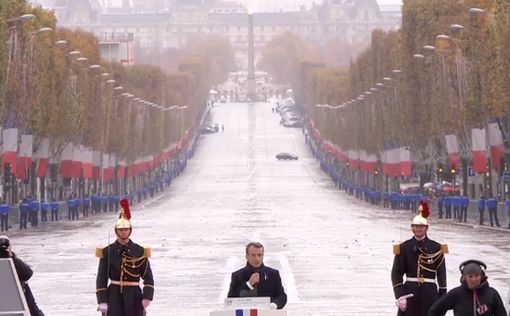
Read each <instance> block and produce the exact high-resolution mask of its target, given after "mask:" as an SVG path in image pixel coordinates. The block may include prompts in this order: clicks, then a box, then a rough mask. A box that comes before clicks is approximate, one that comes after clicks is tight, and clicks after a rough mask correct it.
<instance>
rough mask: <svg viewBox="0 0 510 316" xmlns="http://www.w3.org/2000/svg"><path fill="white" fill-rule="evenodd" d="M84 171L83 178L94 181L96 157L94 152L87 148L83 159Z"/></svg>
mask: <svg viewBox="0 0 510 316" xmlns="http://www.w3.org/2000/svg"><path fill="white" fill-rule="evenodd" d="M82 169H83V178H85V179H92V178H93V176H94V172H93V171H94V157H93V153H92V150H91V149H89V148H85V149H84V150H83V158H82Z"/></svg>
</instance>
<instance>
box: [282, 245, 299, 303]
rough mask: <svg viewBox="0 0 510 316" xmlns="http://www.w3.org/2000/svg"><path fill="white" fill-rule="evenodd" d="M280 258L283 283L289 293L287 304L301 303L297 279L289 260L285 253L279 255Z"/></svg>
mask: <svg viewBox="0 0 510 316" xmlns="http://www.w3.org/2000/svg"><path fill="white" fill-rule="evenodd" d="M278 258H279V259H280V265H281V267H282V273H281V277H282V281H283V284H285V292H286V293H287V304H288V303H299V302H301V300H300V299H299V295H298V291H297V286H296V279H295V278H294V273H293V272H292V268H291V267H290V263H289V259H288V258H287V256H286V255H284V254H283V253H279V254H278Z"/></svg>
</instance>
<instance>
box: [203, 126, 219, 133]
mask: <svg viewBox="0 0 510 316" xmlns="http://www.w3.org/2000/svg"><path fill="white" fill-rule="evenodd" d="M217 132H218V131H217V130H216V129H215V128H214V127H212V126H204V127H202V128H201V129H200V133H201V134H214V133H217Z"/></svg>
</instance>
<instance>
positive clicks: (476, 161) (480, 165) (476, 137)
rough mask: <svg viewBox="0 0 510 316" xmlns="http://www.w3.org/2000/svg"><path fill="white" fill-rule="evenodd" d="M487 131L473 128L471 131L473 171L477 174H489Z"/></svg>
mask: <svg viewBox="0 0 510 316" xmlns="http://www.w3.org/2000/svg"><path fill="white" fill-rule="evenodd" d="M485 137H486V134H485V129H483V128H481V129H480V128H473V129H472V130H471V146H472V147H471V148H472V150H473V170H474V171H475V172H476V173H485V172H487V149H486V141H485Z"/></svg>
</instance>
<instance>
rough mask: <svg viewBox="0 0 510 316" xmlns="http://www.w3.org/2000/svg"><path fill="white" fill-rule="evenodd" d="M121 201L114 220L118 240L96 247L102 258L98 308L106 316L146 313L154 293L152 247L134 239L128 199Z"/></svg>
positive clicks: (98, 281)
mask: <svg viewBox="0 0 510 316" xmlns="http://www.w3.org/2000/svg"><path fill="white" fill-rule="evenodd" d="M120 204H121V210H120V215H119V219H118V220H117V222H116V223H115V234H116V235H117V240H116V241H115V242H114V243H113V244H111V245H109V246H108V247H106V248H98V249H97V250H96V256H98V257H99V258H100V260H99V269H98V272H97V280H96V286H97V291H96V295H97V303H98V304H99V306H98V310H99V311H100V312H101V313H102V315H107V316H143V315H145V313H146V309H147V307H148V306H149V304H150V303H151V301H152V298H153V295H154V280H153V278H152V271H151V267H150V264H149V257H150V249H149V248H143V247H141V246H139V245H138V244H135V243H134V242H133V241H131V239H130V238H129V236H130V235H131V232H132V226H131V222H130V219H131V213H130V210H129V202H128V201H127V200H126V199H123V200H122V201H120ZM140 279H143V290H142V289H141V288H140ZM108 283H109V285H108Z"/></svg>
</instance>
